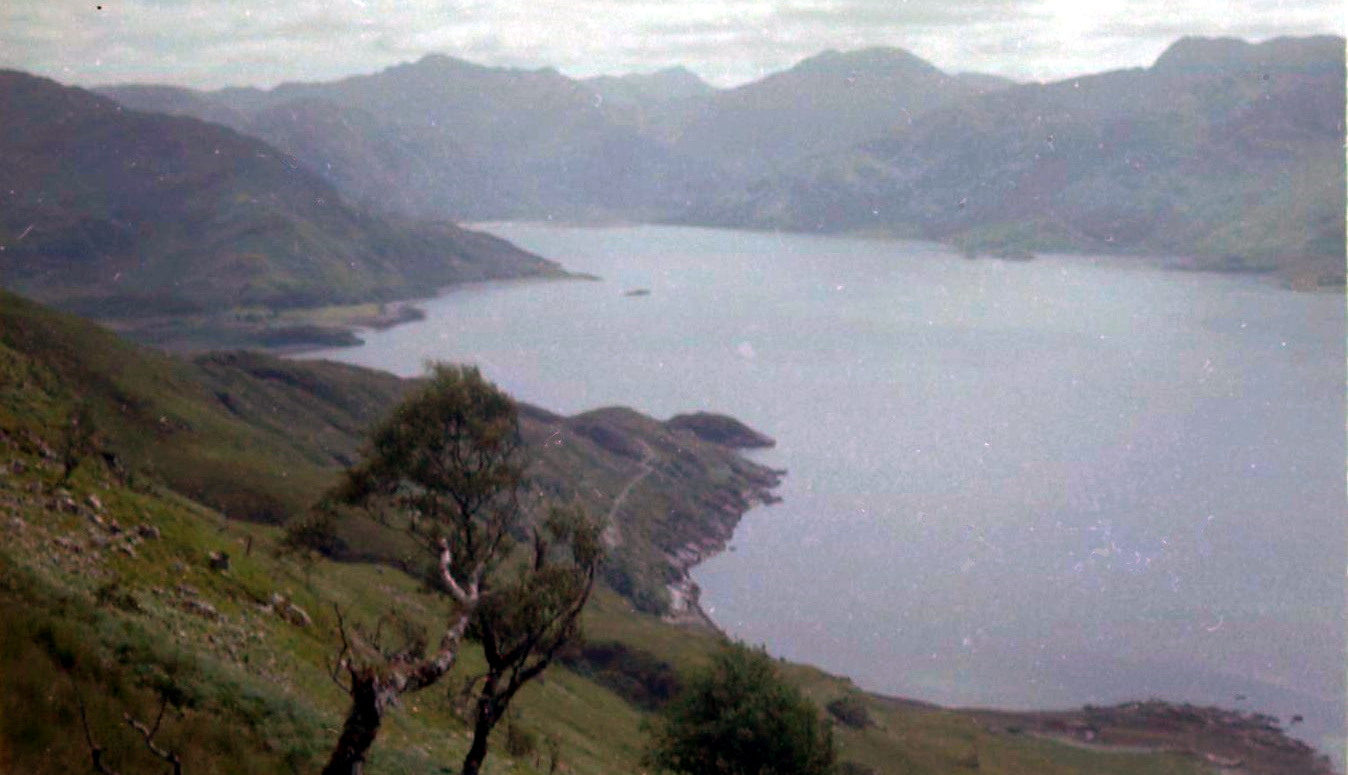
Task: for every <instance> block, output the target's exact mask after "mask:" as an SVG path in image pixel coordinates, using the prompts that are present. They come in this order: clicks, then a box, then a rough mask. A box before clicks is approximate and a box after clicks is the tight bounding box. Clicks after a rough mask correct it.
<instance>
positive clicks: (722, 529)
mask: <svg viewBox="0 0 1348 775" xmlns="http://www.w3.org/2000/svg"><path fill="white" fill-rule="evenodd" d="M0 344H3V345H5V346H8V347H10V348H12V349H14V350H16V351H19V352H25V353H33V354H40V355H41V358H42V361H43V363H44V366H45V369H46V371H48V372H50V373H51V374H52V375H53V379H54V380H56V383H57V384H60V385H65V386H69V387H67V388H64V391H63V394H64V395H65V396H66V397H67V398H68V399H69V400H70V401H72V402H75V403H77V404H79V405H80V406H82V407H83V408H84V410H85V412H86V413H87V414H88V415H89V417H90V418H91V420H92V422H93V424H94V425H95V427H97V428H98V429H99V433H100V435H101V437H102V438H103V445H104V449H105V451H107V452H108V453H109V454H110V455H112V456H114V457H115V458H116V459H117V460H118V461H119V462H118V465H119V466H121V467H123V468H125V469H126V470H127V471H128V472H129V473H131V474H132V475H139V476H143V477H149V478H150V479H151V480H158V481H162V482H164V483H165V484H166V485H168V486H169V487H171V488H172V489H174V490H175V491H176V492H179V493H181V494H184V495H186V496H188V497H190V498H192V499H194V500H196V501H199V502H201V503H203V504H206V505H208V506H210V507H211V508H215V509H218V510H220V511H222V512H224V513H226V514H229V515H230V516H232V517H236V518H241V519H246V520H250V521H256V522H264V523H272V524H279V523H285V522H288V521H290V520H292V519H295V518H297V517H301V516H303V515H304V513H305V511H306V509H307V508H308V506H309V504H311V503H312V502H314V500H316V499H317V497H318V496H319V494H320V493H321V492H322V490H323V489H325V488H326V487H328V486H329V485H330V484H331V482H332V481H333V478H334V477H335V475H336V472H337V471H338V470H339V469H340V468H342V467H344V466H347V465H350V464H351V463H352V462H354V461H355V460H356V459H357V457H358V455H359V452H360V447H361V444H362V443H363V440H364V433H365V429H366V428H368V427H369V426H370V425H371V424H372V423H373V422H374V421H375V420H377V419H378V418H379V417H381V416H382V415H383V414H384V413H385V412H387V411H389V409H390V408H391V407H392V406H393V405H394V404H396V403H397V401H398V400H400V399H401V398H402V396H404V395H405V394H406V393H407V391H408V390H409V389H410V387H411V385H412V384H413V382H411V381H409V380H403V379H399V378H397V377H394V376H393V375H390V374H386V373H384V372H377V371H371V370H368V369H362V368H357V367H354V366H346V365H342V364H336V363H328V362H324V361H289V360H282V359H279V358H276V357H273V356H268V355H263V354H259V353H246V352H229V353H210V354H206V355H202V356H198V357H197V358H195V359H193V360H183V359H179V358H173V357H169V356H166V355H162V354H159V353H156V352H154V351H150V350H145V349H141V348H138V347H136V346H134V345H132V344H130V343H128V342H126V341H124V340H122V339H119V338H118V337H116V336H114V335H112V334H111V333H109V332H107V331H104V330H102V329H100V328H98V327H97V326H94V325H92V324H90V323H87V322H85V321H83V320H79V319H77V318H74V317H70V316H67V315H62V314H58V313H54V312H52V311H51V310H48V309H46V308H44V307H42V306H40V305H37V304H34V303H33V302H30V301H27V300H24V299H22V298H20V297H18V296H15V295H13V294H8V293H4V292H3V291H0ZM521 430H522V432H523V434H524V439H525V442H526V444H528V445H529V448H530V455H531V457H532V458H533V464H532V467H531V477H532V486H533V487H534V488H536V489H537V490H538V491H539V492H541V493H545V494H546V495H547V496H548V497H552V498H558V499H561V500H565V501H569V502H576V503H579V504H580V505H583V506H584V507H586V508H587V509H588V510H589V511H590V512H591V513H593V514H596V515H603V516H606V517H608V518H609V519H610V520H611V522H612V524H613V526H614V527H613V530H612V532H611V533H610V543H611V544H612V547H613V549H614V559H613V562H611V563H610V565H609V567H608V569H607V577H608V578H609V580H610V581H611V583H612V584H613V585H614V587H615V588H617V589H619V590H620V591H621V592H622V593H623V594H624V595H626V596H627V597H629V598H631V599H632V601H633V602H634V604H636V605H637V606H639V607H640V608H642V609H643V610H647V611H651V612H656V613H665V612H667V611H668V610H669V606H670V605H671V603H674V604H676V608H677V611H678V612H685V611H687V610H688V607H689V603H690V602H692V601H690V600H689V598H688V592H689V589H688V586H687V579H686V576H685V573H684V571H685V570H686V569H687V568H688V567H689V565H690V564H691V562H692V559H693V557H694V556H700V555H701V554H704V553H706V552H709V551H714V550H716V549H718V548H719V547H720V546H721V545H723V544H724V542H725V541H727V540H728V539H729V537H730V534H731V532H732V531H733V529H734V526H735V524H736V523H737V522H738V520H739V516H740V515H741V514H743V513H744V512H745V511H747V510H748V509H749V508H750V507H751V506H752V505H753V504H754V503H757V502H762V501H764V500H768V499H770V497H771V496H770V494H769V493H770V490H771V488H772V487H773V486H775V485H776V483H777V481H778V478H779V475H778V473H776V472H773V471H771V470H769V469H766V468H763V467H762V466H758V465H755V464H752V463H749V462H748V461H746V460H744V459H742V458H741V457H739V455H738V454H737V453H736V452H735V450H734V449H732V448H731V447H729V446H725V445H723V444H720V443H715V442H711V441H704V440H702V439H701V438H699V437H698V436H697V434H695V433H693V432H691V431H687V430H683V429H682V428H681V427H679V426H677V425H670V424H666V423H661V422H659V421H657V420H654V419H651V418H649V417H645V416H643V415H640V414H638V413H636V412H633V411H631V410H626V409H616V408H614V409H605V410H599V411H595V412H588V413H586V414H583V415H579V416H577V417H574V418H567V417H562V416H560V415H554V414H552V413H550V412H546V411H544V410H541V409H537V408H534V407H527V406H526V407H524V408H523V412H522V422H521ZM638 484H639V485H640V486H639V487H637V485H638ZM342 540H343V548H342V549H341V552H340V553H341V554H342V555H343V556H345V557H348V558H363V559H383V560H396V559H400V558H401V556H402V554H401V553H402V552H403V550H404V547H403V546H402V544H401V543H400V542H399V541H398V540H396V537H393V536H389V535H386V534H385V533H383V532H381V531H379V530H375V529H373V528H372V527H371V526H369V525H360V524H353V525H349V526H345V527H344V528H343V532H342ZM670 587H674V589H675V596H674V598H673V599H671V593H670V591H669V588H670Z"/></svg>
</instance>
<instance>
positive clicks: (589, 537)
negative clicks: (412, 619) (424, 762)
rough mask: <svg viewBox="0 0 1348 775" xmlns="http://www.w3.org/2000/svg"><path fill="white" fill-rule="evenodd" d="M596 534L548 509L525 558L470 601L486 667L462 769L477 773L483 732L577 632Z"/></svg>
mask: <svg viewBox="0 0 1348 775" xmlns="http://www.w3.org/2000/svg"><path fill="white" fill-rule="evenodd" d="M601 532H602V531H601V528H600V527H599V525H598V524H597V523H595V522H594V521H592V520H590V519H588V518H586V517H585V515H584V514H583V513H581V512H580V511H579V510H564V509H554V510H553V511H552V513H551V514H550V515H549V517H548V519H547V521H546V522H545V524H544V525H543V527H542V529H538V530H535V531H534V541H533V560H532V562H531V563H529V564H527V565H526V566H525V567H524V568H523V569H521V571H520V574H519V577H518V578H517V579H516V580H515V581H514V582H513V583H511V584H507V585H504V586H502V587H501V588H500V589H498V590H493V591H492V592H491V593H490V594H489V595H488V596H487V598H486V599H484V600H483V602H482V604H481V605H480V606H479V607H478V610H477V613H476V615H475V616H474V617H473V624H472V628H471V630H470V635H471V636H472V637H474V638H475V639H477V640H479V641H481V643H482V651H483V655H484V656H485V657H486V660H487V672H486V675H485V676H483V680H482V688H481V689H480V690H478V693H477V712H476V714H475V716H474V719H473V742H472V745H471V746H470V747H469V749H468V754H467V755H466V756H465V757H464V761H463V769H462V771H461V772H462V774H463V775H477V773H478V772H479V771H481V769H482V764H483V762H484V761H485V760H486V757H487V744H488V738H489V737H490V736H491V731H492V729H493V728H494V727H495V726H496V724H497V722H499V721H500V720H501V719H502V718H504V717H505V715H506V711H507V709H508V707H509V705H510V701H511V700H512V699H514V697H515V695H516V694H517V693H518V692H519V690H520V689H521V688H523V687H524V685H525V684H527V683H528V682H529V681H532V680H533V679H535V678H537V677H538V676H540V675H542V673H543V672H544V671H545V670H547V669H548V667H549V666H550V665H551V664H552V660H553V658H554V657H555V656H556V655H557V652H558V651H559V650H560V649H561V648H562V646H564V645H565V644H566V643H567V642H568V641H570V640H571V639H572V638H574V637H576V636H577V635H578V634H579V629H580V614H581V611H582V610H583V609H584V607H585V603H586V602H587V601H588V600H589V598H590V592H591V591H592V590H593V589H594V579H595V574H596V572H597V571H598V568H599V563H600V562H601V561H602V559H603V549H602V544H601V542H600V534H601Z"/></svg>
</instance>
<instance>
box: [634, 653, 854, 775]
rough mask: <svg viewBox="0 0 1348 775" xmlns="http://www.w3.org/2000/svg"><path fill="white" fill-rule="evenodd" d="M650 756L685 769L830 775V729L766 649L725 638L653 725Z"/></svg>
mask: <svg viewBox="0 0 1348 775" xmlns="http://www.w3.org/2000/svg"><path fill="white" fill-rule="evenodd" d="M648 760H649V763H650V764H651V766H653V767H656V768H657V769H660V770H665V771H668V772H674V773H687V775H718V774H721V773H724V775H774V774H778V773H783V774H784V773H793V774H796V775H834V774H835V773H836V772H837V764H836V762H835V760H834V753H833V731H832V728H831V727H830V726H829V725H828V723H827V722H825V721H824V720H823V719H821V718H820V714H819V709H818V708H817V707H816V706H815V705H814V703H812V702H810V701H809V700H808V699H806V698H805V696H804V695H802V694H801V693H800V691H799V690H798V689H796V688H794V687H792V686H791V685H790V684H788V683H787V682H786V681H784V680H783V679H782V677H781V676H780V675H779V674H778V672H777V668H776V666H775V665H774V664H773V661H772V659H771V658H770V657H769V656H768V655H767V653H766V652H764V651H762V650H761V649H751V648H749V647H747V646H744V645H742V644H727V645H726V646H725V647H724V648H723V649H722V650H721V652H720V653H718V654H717V655H716V656H715V657H714V658H713V661H712V665H711V667H710V669H708V670H706V671H704V672H702V673H700V674H698V675H697V676H695V677H694V678H693V679H691V680H690V681H689V683H688V685H687V687H686V688H685V689H684V691H683V693H682V694H680V695H679V697H678V698H676V699H675V701H674V702H673V703H671V704H670V705H669V706H668V707H667V708H666V709H665V711H664V713H663V714H661V719H660V721H659V723H658V724H657V725H656V726H655V727H654V729H653V735H652V741H651V746H650V749H649V755H648Z"/></svg>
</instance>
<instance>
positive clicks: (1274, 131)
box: [688, 38, 1344, 282]
mask: <svg viewBox="0 0 1348 775" xmlns="http://www.w3.org/2000/svg"><path fill="white" fill-rule="evenodd" d="M1343 100H1344V42H1343V40H1342V39H1341V38H1308V39H1279V40H1273V41H1269V42H1267V43H1262V44H1259V45H1253V44H1249V43H1245V42H1242V41H1236V40H1222V41H1208V40H1199V39H1186V40H1182V41H1180V42H1179V43H1177V44H1175V46H1173V47H1172V48H1171V49H1169V50H1168V51H1167V52H1166V53H1165V54H1164V55H1163V56H1162V57H1161V58H1160V59H1158V60H1157V62H1156V64H1155V65H1154V66H1153V67H1151V68H1148V69H1145V70H1126V71H1119V72H1112V73H1105V74H1101V75H1094V76H1087V77H1081V78H1073V79H1069V80H1066V81H1061V82H1058V83H1052V84H1044V85H1040V84H1032V85H1024V86H1017V87H1014V88H1010V89H1004V90H1001V91H996V92H994V93H991V94H988V95H985V96H982V97H980V98H978V99H974V100H970V101H966V102H963V103H961V104H959V105H955V106H952V107H950V108H948V109H945V110H938V111H935V112H933V113H930V114H928V115H926V116H925V117H921V118H917V119H915V120H914V122H913V123H912V125H911V126H905V127H900V128H898V129H896V130H895V131H893V132H891V133H890V135H889V136H888V137H886V138H884V139H877V140H873V141H870V142H867V143H864V144H861V145H858V146H856V147H854V148H852V149H850V150H847V151H844V152H842V153H836V154H829V155H823V156H819V157H816V158H815V159H814V160H813V161H812V162H811V163H809V164H807V165H803V166H801V167H799V168H796V169H792V170H787V171H784V172H783V173H782V174H780V175H777V176H773V177H767V178H763V179H760V180H759V181H758V182H757V183H755V184H753V185H751V186H748V187H746V188H744V189H741V190H740V191H738V192H731V193H729V194H727V195H726V196H723V197H722V198H721V199H719V200H716V201H714V202H707V203H703V204H701V205H699V206H696V207H695V208H694V210H693V212H692V213H690V215H689V217H688V220H691V221H693V222H697V223H715V224H722V225H734V226H754V227H778V228H791V229H803V230H820V231H842V230H871V231H875V230H885V231H889V232H894V233H899V234H904V235H909V236H921V237H927V238H934V239H940V240H952V241H956V242H959V243H961V244H964V245H966V246H967V247H968V248H969V249H970V250H971V251H979V250H991V251H1009V252H1018V251H1024V250H1031V249H1034V250H1038V249H1043V250H1101V251H1111V252H1117V251H1130V252H1148V253H1153V254H1161V255H1171V256H1177V257H1182V258H1186V259H1189V260H1190V261H1191V263H1190V265H1191V266H1194V267H1213V268H1227V269H1277V270H1280V271H1284V272H1287V273H1289V274H1299V273H1300V274H1309V275H1310V277H1309V278H1307V279H1309V280H1310V281H1311V282H1334V281H1335V280H1336V279H1337V280H1338V281H1340V282H1341V278H1342V276H1343V260H1342V259H1343V252H1344V231H1343V212H1344V193H1343V179H1344V154H1343V142H1344V125H1343V115H1344V101H1343Z"/></svg>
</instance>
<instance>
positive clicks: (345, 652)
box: [323, 365, 524, 775]
mask: <svg viewBox="0 0 1348 775" xmlns="http://www.w3.org/2000/svg"><path fill="white" fill-rule="evenodd" d="M521 458H522V445H521V442H520V436H519V420H518V414H517V412H516V408H515V404H514V402H513V401H511V399H510V398H509V397H508V396H506V395H505V394H504V393H502V392H501V391H500V390H498V389H497V388H496V387H495V386H494V385H492V384H490V383H488V382H487V381H486V380H484V379H483V378H482V375H481V374H480V373H479V372H478V371H477V369H471V368H459V367H454V366H446V365H435V366H432V369H431V375H430V379H429V381H428V382H427V384H426V386H425V387H424V388H422V390H420V391H419V392H418V393H416V394H415V395H413V396H412V397H411V398H409V399H408V400H407V401H405V402H404V403H403V404H402V405H400V406H399V407H398V408H397V409H395V410H394V412H393V414H392V415H391V416H390V417H389V418H388V419H387V420H385V421H384V422H383V423H382V424H380V425H379V426H378V427H377V428H376V429H375V430H374V432H373V434H372V436H371V440H370V446H369V449H368V451H367V454H366V456H365V460H364V462H362V463H361V464H360V465H358V466H356V467H354V468H352V469H350V470H348V471H347V473H346V476H345V477H344V479H343V482H342V484H341V485H340V486H339V488H338V489H337V490H336V491H335V492H334V493H333V501H334V502H336V503H343V504H347V505H350V506H356V507H359V508H361V509H363V510H364V511H365V512H366V513H368V514H371V515H373V516H374V517H375V518H376V519H377V520H378V521H380V522H382V523H384V524H390V523H391V522H392V523H396V522H397V521H398V520H401V526H402V527H403V528H405V529H406V530H407V532H408V534H409V535H411V536H413V537H414V538H415V539H416V540H417V541H418V543H420V544H421V545H422V547H423V548H424V549H425V550H426V551H427V552H428V554H429V557H428V559H430V560H431V562H432V568H433V570H434V576H433V579H434V583H435V586H436V588H437V589H439V590H440V591H441V592H442V593H444V594H445V595H446V596H447V597H448V598H449V610H448V612H447V616H446V619H445V622H444V626H443V629H442V630H441V632H440V638H439V642H438V643H437V644H436V646H435V649H434V651H433V652H431V653H430V654H426V653H425V652H426V644H425V641H424V639H418V638H410V637H409V638H405V642H404V644H403V645H402V646H401V647H400V648H398V649H396V650H393V651H389V650H387V649H384V648H382V644H381V642H380V641H381V640H382V636H381V631H380V630H377V631H376V634H375V635H374V637H372V638H366V637H361V636H359V634H358V633H356V632H355V630H354V629H352V630H348V628H347V626H346V624H345V622H344V621H343V620H342V618H341V617H340V616H339V617H338V628H339V636H340V637H341V639H342V648H341V652H340V654H339V657H338V663H337V665H335V666H334V670H341V671H344V672H345V673H346V676H347V681H346V682H345V684H344V688H345V689H346V690H347V692H348V693H349V694H350V696H351V705H350V708H349V710H348V711H347V716H346V720H345V722H344V724H343V726H342V731H341V734H340V736H339V738H338V740H337V745H336V746H335V748H334V749H333V752H332V755H331V757H330V759H329V761H328V764H327V766H326V767H325V768H324V770H323V772H324V775H359V773H361V772H362V771H363V769H364V766H365V760H366V757H367V755H368V753H369V750H370V748H371V746H373V744H374V742H375V739H376V738H377V737H378V734H379V728H380V725H381V724H382V722H383V718H384V715H385V714H386V713H387V711H388V709H389V708H390V707H391V706H392V705H393V704H394V703H396V701H397V699H398V698H399V697H400V696H401V695H403V694H407V693H409V692H416V691H420V690H421V689H424V688H426V687H427V686H431V685H433V684H435V683H436V682H437V681H439V680H440V679H441V678H442V677H443V676H444V675H445V674H446V673H448V672H449V670H450V668H451V667H452V666H453V665H454V662H455V659H456V658H457V656H458V651H459V646H460V644H461V642H462V640H463V637H464V633H465V632H466V631H467V629H468V625H469V622H470V621H471V619H472V616H473V614H474V613H475V611H476V610H477V608H478V606H479V604H480V602H481V600H482V595H483V587H484V582H485V580H486V578H487V574H488V573H489V572H490V571H491V569H492V568H493V567H495V565H496V563H497V562H498V561H499V559H500V558H501V556H502V555H504V554H505V553H506V551H508V549H509V546H508V543H509V534H510V530H511V528H512V527H513V526H514V524H515V522H516V521H517V519H518V516H519V512H520V506H519V492H520V491H521V489H522V488H523V484H524V472H523V463H522V461H521ZM393 613H394V614H395V615H396V612H393ZM382 618H383V617H381V619H382ZM380 626H382V622H381V625H380ZM334 680H338V679H337V678H336V677H335V676H334ZM338 683H339V684H342V682H341V681H340V680H338Z"/></svg>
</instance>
